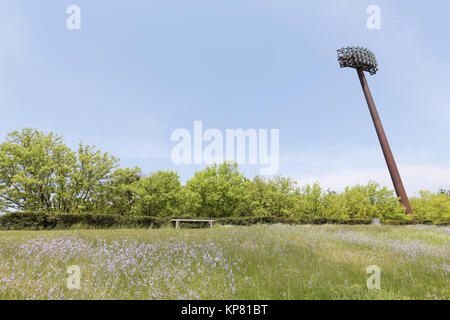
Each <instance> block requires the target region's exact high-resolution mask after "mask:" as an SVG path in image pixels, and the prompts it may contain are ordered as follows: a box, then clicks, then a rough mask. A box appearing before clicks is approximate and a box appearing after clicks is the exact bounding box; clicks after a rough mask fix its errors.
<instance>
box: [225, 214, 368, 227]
mask: <svg viewBox="0 0 450 320" xmlns="http://www.w3.org/2000/svg"><path fill="white" fill-rule="evenodd" d="M216 222H217V223H218V224H221V225H238V226H249V225H254V224H274V223H284V224H315V225H319V224H350V225H356V224H370V223H371V222H372V221H371V219H351V220H345V219H328V218H310V219H309V218H289V217H278V216H258V217H231V218H218V219H216Z"/></svg>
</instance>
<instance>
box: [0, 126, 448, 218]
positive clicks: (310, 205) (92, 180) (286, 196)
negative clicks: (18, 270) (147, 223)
mask: <svg viewBox="0 0 450 320" xmlns="http://www.w3.org/2000/svg"><path fill="white" fill-rule="evenodd" d="M436 199H438V200H439V201H436ZM411 200H412V201H411V202H412V205H413V210H414V208H415V209H417V210H418V212H420V214H423V215H429V214H430V212H432V216H433V218H439V219H441V218H445V217H447V218H450V217H449V215H450V196H449V195H448V194H445V192H444V193H441V194H439V195H438V194H431V193H423V194H422V195H421V197H420V198H417V199H411ZM435 203H438V205H435ZM430 205H431V206H430ZM0 208H1V209H3V211H10V210H20V211H46V212H69V213H70V212H102V213H111V214H134V215H148V216H203V217H230V216H249V215H273V216H289V217H298V218H302V217H306V216H309V217H327V218H341V219H352V218H354V219H357V218H358V219H361V218H371V217H380V218H382V219H397V218H403V217H404V216H405V215H404V211H405V209H404V207H403V206H402V205H401V204H400V203H399V202H398V199H397V198H396V197H395V196H394V195H393V192H392V191H390V190H387V188H385V187H380V186H379V185H378V184H377V183H375V182H369V183H368V184H367V185H365V186H359V185H358V186H354V187H348V188H346V190H345V192H342V193H336V192H332V191H329V190H323V189H322V188H321V187H320V186H319V185H318V184H314V185H306V186H303V187H300V186H298V185H297V183H296V182H295V181H294V180H292V179H291V178H288V177H281V176H276V177H274V178H273V179H266V178H263V177H260V176H256V177H255V178H254V179H252V180H249V179H247V178H245V177H244V175H243V174H242V173H240V172H239V171H238V168H237V165H236V164H235V163H232V162H225V163H222V164H219V165H213V166H210V167H207V168H205V169H204V170H202V171H199V172H196V173H195V175H194V176H193V177H192V178H191V179H189V180H188V181H187V182H186V185H182V184H181V182H180V180H179V176H178V174H177V173H175V172H173V171H158V172H155V173H153V174H151V175H149V176H144V175H143V174H142V171H141V169H139V168H137V167H136V168H118V159H117V158H115V157H113V156H112V155H110V154H108V153H102V152H100V151H99V150H96V149H95V148H94V147H92V146H89V145H85V144H82V143H80V145H79V147H78V150H76V151H73V150H71V149H70V148H69V147H67V146H66V145H65V144H64V143H63V141H62V138H61V137H60V136H58V135H55V134H53V133H44V132H41V131H38V130H35V129H30V128H26V129H23V130H22V131H15V132H12V133H10V134H8V136H7V138H6V141H5V142H4V143H2V144H1V145H0Z"/></svg>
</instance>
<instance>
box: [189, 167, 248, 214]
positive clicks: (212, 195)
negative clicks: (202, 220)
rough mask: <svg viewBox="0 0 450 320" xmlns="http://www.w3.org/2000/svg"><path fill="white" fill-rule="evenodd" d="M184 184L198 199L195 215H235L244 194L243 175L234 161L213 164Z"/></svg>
mask: <svg viewBox="0 0 450 320" xmlns="http://www.w3.org/2000/svg"><path fill="white" fill-rule="evenodd" d="M186 186H187V189H188V190H190V191H191V192H193V193H196V194H197V195H198V197H199V199H200V206H199V207H198V209H197V210H196V212H195V215H196V216H203V217H229V216H232V215H237V214H238V212H239V208H240V206H241V204H242V201H243V200H244V196H245V194H244V192H245V187H244V176H243V175H242V174H241V173H240V172H239V171H238V170H237V164H236V163H235V162H224V163H222V164H220V165H217V164H215V165H212V166H210V167H207V168H205V169H204V170H202V171H198V172H196V173H195V174H194V177H192V178H191V179H189V180H188V181H187V184H186Z"/></svg>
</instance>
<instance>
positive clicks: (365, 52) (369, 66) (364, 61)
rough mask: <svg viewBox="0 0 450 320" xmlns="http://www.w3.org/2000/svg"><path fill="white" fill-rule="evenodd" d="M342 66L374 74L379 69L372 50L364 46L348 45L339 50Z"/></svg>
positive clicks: (340, 64)
mask: <svg viewBox="0 0 450 320" xmlns="http://www.w3.org/2000/svg"><path fill="white" fill-rule="evenodd" d="M337 53H338V61H339V66H340V67H341V68H347V67H350V68H355V69H361V70H363V71H367V72H369V73H370V74H371V75H374V74H375V73H377V71H378V63H377V59H376V58H375V55H374V54H373V52H372V51H370V50H369V49H366V48H362V47H346V48H342V49H338V50H337Z"/></svg>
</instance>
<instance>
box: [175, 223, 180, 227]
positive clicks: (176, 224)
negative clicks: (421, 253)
mask: <svg viewBox="0 0 450 320" xmlns="http://www.w3.org/2000/svg"><path fill="white" fill-rule="evenodd" d="M179 227H180V221H175V229H178V228H179Z"/></svg>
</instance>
